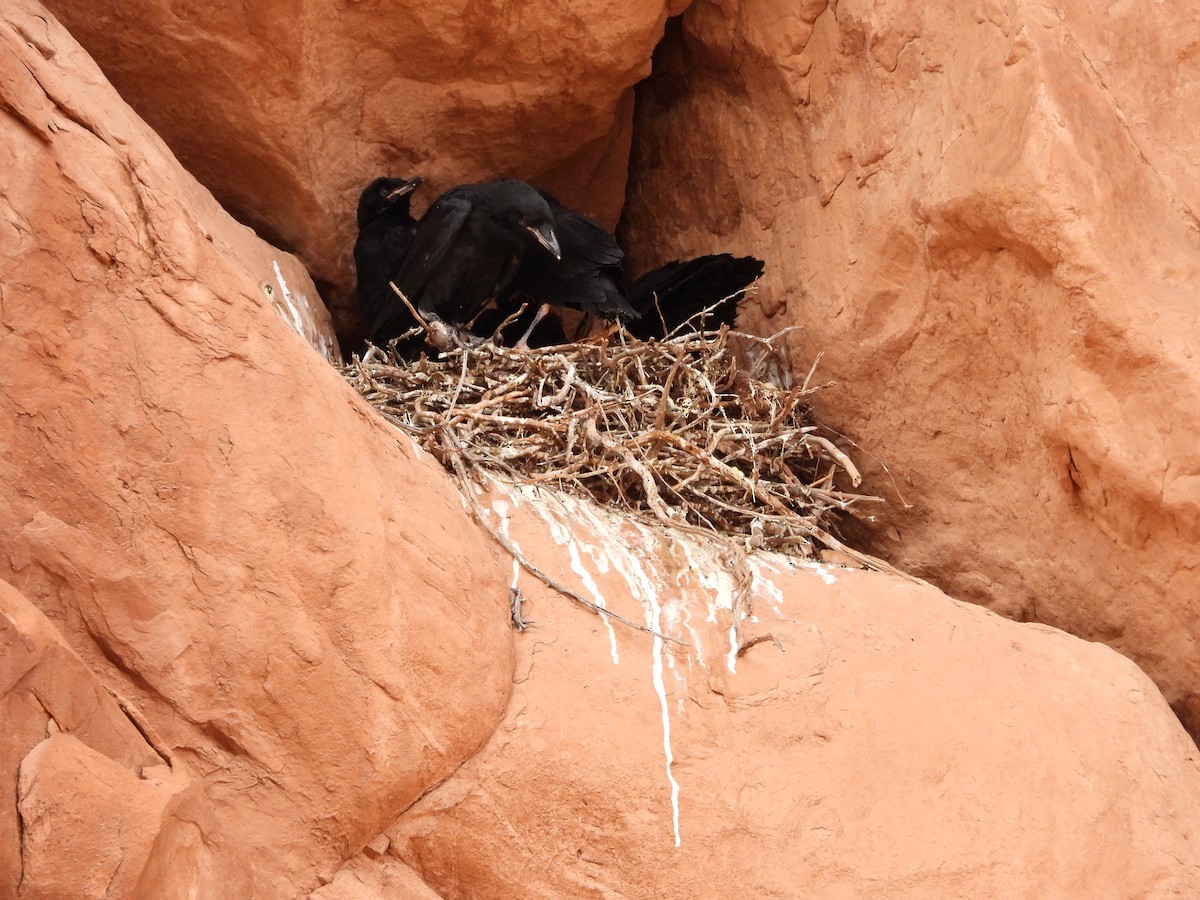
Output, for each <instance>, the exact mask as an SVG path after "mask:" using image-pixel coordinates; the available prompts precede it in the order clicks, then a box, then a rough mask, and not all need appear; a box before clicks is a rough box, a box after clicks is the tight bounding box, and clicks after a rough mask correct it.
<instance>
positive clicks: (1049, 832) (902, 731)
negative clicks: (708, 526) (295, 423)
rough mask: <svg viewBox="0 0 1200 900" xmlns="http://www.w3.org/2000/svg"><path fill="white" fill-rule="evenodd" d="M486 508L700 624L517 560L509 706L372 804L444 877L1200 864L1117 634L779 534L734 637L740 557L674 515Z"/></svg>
mask: <svg viewBox="0 0 1200 900" xmlns="http://www.w3.org/2000/svg"><path fill="white" fill-rule="evenodd" d="M492 515H493V516H494V517H495V518H496V521H497V523H498V524H503V525H504V527H505V528H506V530H507V531H508V533H509V534H511V535H512V537H513V539H514V540H515V541H516V542H517V543H518V544H519V545H520V546H521V548H522V549H523V550H524V551H525V552H527V553H528V554H529V555H530V557H531V558H532V560H533V561H534V562H535V563H536V564H537V565H539V566H540V567H542V568H544V569H546V570H547V571H549V572H551V573H552V574H553V575H554V576H555V577H556V578H560V579H563V580H564V581H567V582H568V583H569V584H570V585H571V586H572V587H573V588H575V589H576V590H579V591H580V592H581V593H582V594H583V595H584V596H585V597H588V598H589V599H600V598H603V599H604V600H605V601H607V603H608V605H609V608H611V609H613V610H615V611H617V612H619V613H621V614H623V615H625V616H626V617H628V618H630V619H633V620H636V621H638V622H642V623H646V624H650V625H652V626H653V627H655V628H657V629H659V630H661V631H662V632H664V633H665V634H666V635H668V636H669V637H671V638H675V639H678V640H682V641H686V642H688V643H689V644H690V645H691V646H690V647H682V646H679V645H673V644H666V643H663V642H661V641H656V640H655V639H653V638H650V637H648V636H646V635H644V634H641V633H638V632H635V631H632V630H631V629H629V628H627V627H625V626H623V625H620V624H617V623H612V627H611V628H609V627H606V625H605V624H604V623H603V622H602V621H601V620H600V619H599V618H598V617H597V616H596V615H595V614H593V613H589V612H586V611H582V610H580V609H578V608H577V607H572V606H571V605H570V604H569V602H568V601H567V600H566V599H565V598H563V597H561V596H559V595H556V594H553V593H548V592H546V591H545V590H543V589H542V588H541V587H540V586H539V585H537V583H533V582H531V580H530V579H528V578H527V577H526V576H522V578H521V583H522V584H523V585H524V587H525V589H526V590H527V592H528V598H529V602H528V603H526V604H525V605H524V615H525V617H526V618H527V619H530V620H533V621H535V622H536V624H535V625H534V626H533V627H531V628H530V629H529V630H528V631H526V632H525V633H523V634H522V635H521V636H520V637H519V638H518V639H517V647H518V658H517V667H516V675H515V677H514V682H515V683H514V695H513V700H512V703H511V704H510V707H509V711H508V714H507V716H506V718H505V720H504V722H503V723H502V725H501V726H500V728H499V730H498V731H497V732H496V734H495V735H494V736H493V738H492V739H491V741H490V742H489V743H488V745H487V746H486V747H485V748H484V749H483V751H482V752H481V753H480V754H479V755H477V756H476V757H474V758H473V759H471V760H470V761H469V762H468V763H467V764H466V765H465V766H463V768H462V769H460V770H459V771H458V772H457V773H455V775H454V777H453V778H452V779H451V780H450V781H448V782H447V783H446V784H444V785H443V786H441V787H440V788H438V789H437V790H436V791H434V792H432V793H431V794H429V795H428V796H426V797H424V798H422V800H421V801H419V802H418V803H417V804H416V805H415V806H414V807H413V808H412V809H411V810H409V811H408V812H407V813H405V814H404V816H402V817H401V819H400V821H399V822H398V823H397V825H396V826H395V827H394V828H392V829H389V830H388V832H387V833H388V836H389V838H390V845H389V846H388V849H387V851H386V852H387V854H388V855H389V856H396V857H399V858H400V859H402V860H404V861H405V862H408V863H409V864H410V865H412V866H413V867H414V868H416V869H417V870H418V871H419V872H420V873H421V874H422V875H423V876H424V877H425V879H426V881H428V882H429V884H430V885H432V886H433V887H434V888H435V889H436V890H437V891H438V892H439V893H440V894H441V895H442V896H444V897H447V898H450V897H517V896H520V897H546V898H551V897H555V898H557V897H579V896H591V895H593V894H596V895H600V894H604V895H606V896H607V895H612V896H626V897H680V898H684V897H768V896H780V897H825V896H847V897H859V896H871V897H995V896H1063V897H1088V896H1101V895H1103V896H1177V897H1185V896H1194V895H1195V893H1196V892H1197V891H1198V890H1200V865H1198V864H1200V849H1198V848H1197V846H1196V844H1195V841H1194V828H1195V823H1196V822H1197V821H1198V820H1200V819H1198V816H1200V769H1198V768H1197V765H1196V762H1195V757H1196V751H1195V747H1194V746H1193V745H1192V743H1191V741H1190V740H1189V738H1188V737H1187V735H1186V734H1185V733H1184V731H1183V729H1182V728H1181V727H1180V725H1179V723H1178V721H1177V720H1176V718H1175V717H1174V716H1173V715H1172V714H1171V711H1170V709H1169V708H1168V707H1167V705H1166V704H1165V703H1164V702H1163V700H1162V697H1161V695H1160V694H1159V693H1158V691H1157V690H1156V689H1155V687H1154V685H1153V684H1152V683H1151V682H1150V680H1149V679H1148V678H1147V677H1146V676H1145V675H1144V674H1142V673H1141V672H1140V671H1139V670H1138V669H1137V667H1136V666H1134V665H1133V664H1132V663H1130V662H1129V661H1128V660H1126V659H1124V658H1122V657H1121V656H1119V655H1118V654H1116V653H1114V652H1112V651H1111V650H1109V649H1108V648H1106V647H1103V646H1102V645H1099V644H1091V643H1085V642H1083V641H1079V640H1078V639H1076V638H1073V637H1070V636H1068V635H1066V634H1064V633H1062V632H1058V631H1055V630H1053V629H1050V628H1047V627H1045V626H1040V625H1020V624H1016V623H1013V622H1009V621H1007V620H1005V619H1002V618H1001V617H999V616H997V615H995V614H993V613H990V612H988V611H986V610H984V609H981V608H979V607H975V606H971V605H969V604H963V603H957V602H954V601H951V600H949V599H948V598H946V597H945V596H944V595H942V594H941V593H940V592H939V591H937V590H936V589H934V588H932V587H930V586H924V585H916V584H912V583H907V582H904V581H901V580H899V579H896V578H893V577H891V576H884V575H879V574H876V573H870V572H863V571H851V570H847V569H840V568H837V567H829V566H822V565H813V564H807V565H799V566H793V565H789V564H787V563H786V562H784V561H782V558H780V557H774V556H768V557H764V558H762V559H761V560H760V562H759V563H757V564H756V566H755V568H756V574H757V578H756V582H755V591H754V603H753V613H754V615H755V617H756V618H755V619H754V620H751V621H747V622H746V623H745V626H744V636H745V638H747V639H749V638H752V637H755V636H764V635H768V634H769V635H772V636H773V638H774V639H776V640H777V641H778V645H776V644H775V643H774V642H773V641H772V640H766V641H764V642H762V643H758V644H755V645H754V646H752V647H750V648H749V649H748V650H747V651H746V652H745V653H744V654H743V655H742V656H740V657H739V658H731V657H730V644H729V633H728V628H729V622H730V619H729V610H728V600H729V593H728V590H729V588H730V587H731V582H730V581H729V579H728V578H717V577H714V576H716V574H717V573H718V572H719V571H720V566H719V564H717V563H716V562H715V560H714V559H713V556H712V555H711V553H708V552H705V551H704V550H703V549H701V548H698V547H696V546H695V545H694V544H693V543H692V542H691V541H690V540H688V539H686V538H680V537H673V538H672V537H667V536H665V535H663V534H661V533H657V532H650V531H648V530H642V529H635V528H633V527H631V526H629V525H626V524H621V523H620V520H614V518H613V517H611V516H609V515H606V514H604V513H598V512H596V511H594V510H592V509H590V508H588V507H587V506H585V505H581V504H578V503H575V502H573V501H568V505H567V507H566V508H565V509H564V508H562V507H561V506H560V505H559V501H557V500H554V499H552V498H547V499H545V500H543V501H542V502H541V503H531V502H530V501H529V499H528V495H524V496H523V498H520V505H517V503H516V502H515V501H514V500H513V499H512V498H511V497H507V498H501V499H500V500H499V502H497V503H496V504H495V511H494V512H493V513H492ZM505 517H508V518H507V521H506V522H505ZM556 540H557V542H558V544H561V546H559V545H556ZM634 598H638V599H634ZM639 601H640V602H639ZM735 669H736V671H735ZM676 815H677V816H678V819H677V821H676V819H675V817H676ZM363 864H365V861H360V865H363Z"/></svg>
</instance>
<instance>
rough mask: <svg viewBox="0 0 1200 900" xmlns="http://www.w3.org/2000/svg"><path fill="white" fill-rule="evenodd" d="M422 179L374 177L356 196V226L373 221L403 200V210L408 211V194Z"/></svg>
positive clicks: (363, 225)
mask: <svg viewBox="0 0 1200 900" xmlns="http://www.w3.org/2000/svg"><path fill="white" fill-rule="evenodd" d="M422 183H423V180H422V179H421V178H420V177H419V176H418V177H416V178H408V179H403V178H376V179H375V180H374V181H372V182H371V183H370V184H368V185H367V186H366V187H365V188H363V192H362V193H361V194H360V195H359V197H358V227H359V228H360V229H362V228H364V227H366V226H367V225H369V224H371V223H372V222H374V221H375V220H376V219H378V218H380V217H381V216H383V215H384V214H385V213H387V212H389V211H390V210H391V209H392V208H393V207H396V205H397V204H399V203H401V201H403V212H404V213H406V214H407V213H408V204H409V200H408V198H409V196H410V195H411V194H412V192H413V191H415V190H416V189H417V188H419V187H420V186H421V184H422Z"/></svg>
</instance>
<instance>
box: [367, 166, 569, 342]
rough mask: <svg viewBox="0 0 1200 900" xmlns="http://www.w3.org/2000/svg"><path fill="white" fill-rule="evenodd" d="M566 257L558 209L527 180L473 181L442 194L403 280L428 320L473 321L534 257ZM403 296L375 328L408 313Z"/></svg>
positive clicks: (416, 239) (399, 282) (417, 237)
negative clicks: (557, 220) (560, 240)
mask: <svg viewBox="0 0 1200 900" xmlns="http://www.w3.org/2000/svg"><path fill="white" fill-rule="evenodd" d="M538 254H541V255H544V256H545V257H547V258H548V259H549V258H554V259H559V258H561V255H562V253H561V250H560V249H559V243H558V237H557V235H556V234H555V231H554V215H553V213H552V212H551V211H550V207H549V205H548V204H547V203H546V201H545V199H544V198H543V197H542V196H541V194H539V193H538V192H537V191H536V190H535V189H534V188H533V187H531V186H530V185H528V184H526V183H525V182H523V181H516V180H513V179H508V180H504V181H492V182H486V183H483V184H465V185H460V186H459V187H456V188H452V189H451V190H449V191H446V193H444V194H442V196H440V197H439V198H438V199H437V200H436V201H435V202H434V204H433V205H432V206H430V207H429V209H428V211H427V212H426V213H425V215H424V216H423V217H422V218H421V221H420V223H419V224H418V225H417V229H416V233H415V234H414V235H413V240H412V244H411V245H410V246H409V248H408V253H407V255H406V256H405V257H404V261H403V263H402V264H401V266H400V269H399V271H398V272H397V274H396V279H395V280H396V286H397V287H398V288H399V289H400V291H401V292H402V293H403V294H404V296H405V297H406V298H407V299H408V300H409V301H410V302H411V303H412V304H413V306H414V307H415V308H416V310H417V312H418V313H419V314H420V315H421V317H422V318H424V319H425V320H426V321H427V322H444V323H447V324H452V325H469V324H470V322H471V321H472V320H473V319H474V318H475V317H476V316H477V315H479V313H480V312H482V311H483V309H484V307H485V306H487V305H488V303H489V302H491V301H492V300H494V299H496V298H497V297H499V296H500V295H501V294H502V293H503V292H504V291H505V290H506V288H507V287H508V284H509V282H510V281H511V280H512V278H513V276H514V275H515V274H516V272H517V269H518V267H519V266H520V264H521V261H522V259H523V258H524V257H526V256H527V255H538ZM401 309H403V305H402V304H401V303H399V302H398V301H397V302H396V303H393V304H391V305H390V306H389V307H388V308H386V309H384V310H383V311H382V312H380V314H379V315H378V317H377V318H376V321H375V323H374V326H373V327H372V333H379V332H380V331H382V330H384V329H386V328H387V327H388V325H389V324H390V323H391V322H393V321H395V320H396V319H403V317H404V314H403V313H402V312H400V310H401Z"/></svg>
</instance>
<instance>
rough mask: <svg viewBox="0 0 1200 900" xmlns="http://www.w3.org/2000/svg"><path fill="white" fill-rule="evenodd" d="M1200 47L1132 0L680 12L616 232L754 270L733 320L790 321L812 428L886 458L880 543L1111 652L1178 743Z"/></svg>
mask: <svg viewBox="0 0 1200 900" xmlns="http://www.w3.org/2000/svg"><path fill="white" fill-rule="evenodd" d="M1197 46H1200V20H1198V19H1197V18H1196V17H1195V16H1194V15H1190V14H1189V13H1188V8H1187V7H1186V5H1184V4H1179V3H1151V2H1149V0H1145V2H1134V3H1127V4H1121V5H1119V6H1115V7H1108V8H1106V9H1105V11H1104V13H1103V14H1100V13H1097V12H1096V10H1095V7H1094V6H1090V5H1088V4H1084V3H1080V2H1074V0H1068V2H1065V3H1059V2H1056V3H1053V4H1051V3H1043V2H1026V0H1019V2H1011V3H1004V4H996V3H983V2H977V3H967V4H955V5H942V6H935V5H930V4H923V3H917V2H912V0H887V2H882V3H864V2H857V0H856V2H841V3H838V4H836V6H833V7H831V6H827V4H826V3H825V2H824V0H815V2H811V3H803V4H781V3H775V2H770V0H744V2H741V3H726V2H719V3H718V2H714V0H697V2H696V3H695V4H694V5H693V6H692V7H691V8H690V9H689V10H688V12H687V13H686V14H685V15H684V17H683V19H682V27H681V28H674V29H672V30H671V35H670V40H669V41H668V42H667V43H666V45H665V46H664V47H663V48H662V50H661V52H660V53H659V55H658V57H657V60H656V74H655V76H654V78H653V80H652V82H651V83H650V85H649V86H648V87H647V89H646V90H644V91H643V92H642V93H641V94H640V98H639V103H640V111H639V119H638V124H637V134H638V137H637V143H636V146H635V153H634V157H635V158H634V163H633V169H632V174H631V192H630V205H629V214H628V218H627V220H626V223H625V228H624V237H625V238H626V239H627V241H628V243H629V245H630V246H632V247H633V248H640V260H639V262H640V263H641V264H642V265H644V266H648V265H650V264H652V263H656V262H659V261H660V260H661V259H663V258H671V257H674V256H677V255H681V254H688V253H694V252H699V251H709V250H712V249H714V248H721V249H735V250H738V251H743V252H753V253H756V254H758V255H761V256H763V257H765V258H766V259H767V260H769V261H770V262H769V265H768V276H767V280H766V282H765V284H766V287H765V289H764V291H763V292H762V294H760V296H759V298H758V305H757V309H756V310H755V311H754V313H753V314H752V315H751V316H749V317H747V319H748V320H747V322H746V324H748V325H749V326H751V327H753V328H755V329H758V330H764V331H774V330H776V329H778V328H780V327H782V326H784V325H788V324H799V325H802V326H804V331H803V333H802V335H800V336H798V337H796V338H795V339H794V340H793V344H792V348H793V351H794V355H793V362H794V365H795V367H796V369H797V370H799V371H807V368H808V367H809V365H810V364H811V363H812V362H813V360H814V358H815V356H816V355H817V353H818V352H823V353H824V357H823V360H822V363H821V371H822V372H824V374H825V376H826V377H828V378H831V379H833V380H835V381H836V382H837V384H836V386H835V387H834V388H833V389H832V390H830V391H829V392H828V393H827V394H826V400H825V404H824V407H823V410H822V411H823V414H824V417H825V419H826V421H829V422H831V424H834V425H835V426H838V427H840V428H841V430H842V431H844V432H845V433H846V434H847V435H848V436H850V437H852V438H853V439H854V440H856V441H857V442H858V443H859V444H860V445H862V446H864V447H867V448H869V449H870V450H871V451H872V452H873V453H875V454H876V455H877V457H878V459H879V460H881V461H882V462H883V463H886V465H887V466H888V467H889V468H890V470H891V473H892V475H894V476H895V478H896V482H895V487H898V489H899V491H898V492H897V490H896V489H894V485H893V482H892V481H891V480H890V479H889V477H888V476H887V475H886V474H884V473H883V472H882V471H881V470H880V469H879V467H878V466H874V467H872V466H870V465H869V464H868V468H873V469H874V472H873V476H874V477H873V479H872V482H871V484H872V485H873V487H874V488H875V489H876V490H878V491H881V492H884V493H885V494H886V495H887V496H889V498H890V499H891V500H892V501H893V503H894V505H893V511H892V514H891V515H890V516H889V519H890V527H888V528H887V529H885V530H881V531H880V532H879V533H876V534H874V535H872V536H871V537H872V541H873V546H874V549H875V550H876V552H879V553H881V554H882V555H884V556H886V557H887V558H888V559H890V560H891V561H892V562H895V563H897V564H898V565H900V566H901V567H902V568H906V569H908V570H910V571H914V572H917V573H919V574H921V575H922V576H923V577H926V578H929V579H931V580H933V581H934V582H936V583H937V584H938V585H940V586H941V587H942V588H944V589H945V590H946V591H948V592H949V593H951V594H952V595H954V596H957V597H961V598H965V599H970V600H973V601H977V602H981V603H986V604H988V605H990V606H991V607H992V608H994V609H996V610H998V611H1000V612H1002V613H1004V614H1005V615H1007V616H1011V617H1014V618H1018V619H1036V620H1038V621H1042V622H1047V623H1050V624H1053V625H1055V626H1058V627H1061V628H1064V629H1066V630H1068V631H1071V632H1073V633H1075V634H1078V635H1081V636H1083V637H1086V638H1090V639H1098V640H1104V641H1105V642H1107V643H1108V644H1110V645H1111V646H1113V647H1115V648H1117V649H1118V650H1120V651H1121V652H1122V653H1124V654H1126V655H1128V656H1130V657H1132V658H1133V659H1134V660H1136V661H1138V662H1139V663H1141V664H1142V665H1143V666H1144V667H1145V669H1146V670H1147V672H1148V673H1149V674H1150V675H1151V676H1152V677H1153V678H1154V679H1155V681H1156V682H1157V683H1158V684H1159V685H1160V687H1161V688H1162V689H1163V690H1164V692H1165V694H1166V696H1167V698H1168V699H1169V700H1170V701H1171V704H1172V705H1173V707H1174V708H1175V709H1176V711H1177V712H1178V713H1179V714H1180V715H1181V717H1182V718H1183V720H1184V722H1185V724H1187V726H1188V727H1189V729H1190V730H1191V731H1192V733H1193V734H1198V733H1200V643H1198V642H1197V641H1196V640H1195V635H1196V621H1197V620H1196V612H1195V609H1194V602H1193V600H1192V599H1191V598H1193V597H1195V596H1196V595H1197V593H1198V592H1200V567H1197V565H1196V535H1197V533H1200V530H1198V529H1200V441H1198V440H1197V439H1196V428H1195V424H1194V423H1195V422H1196V421H1197V419H1198V418H1200V369H1197V367H1196V365H1195V355H1196V353H1197V328H1196V316H1195V297H1196V294H1197V290H1198V288H1200V244H1198V240H1197V238H1198V235H1200V228H1198V225H1197V215H1196V213H1197V210H1198V209H1200V167H1198V166H1197V165H1196V160H1197V159H1198V158H1200V137H1198V136H1197V133H1196V131H1195V128H1194V127H1193V123H1194V122H1195V120H1196V116H1197V114H1200V54H1198V53H1197V52H1196V48H1197ZM681 172H682V173H686V174H687V183H688V189H687V190H686V191H684V190H680V173H681ZM864 462H865V460H864ZM901 495H902V497H903V499H904V500H906V501H907V502H908V503H910V504H911V505H912V506H911V508H910V509H907V510H903V509H901V503H900V499H901Z"/></svg>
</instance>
